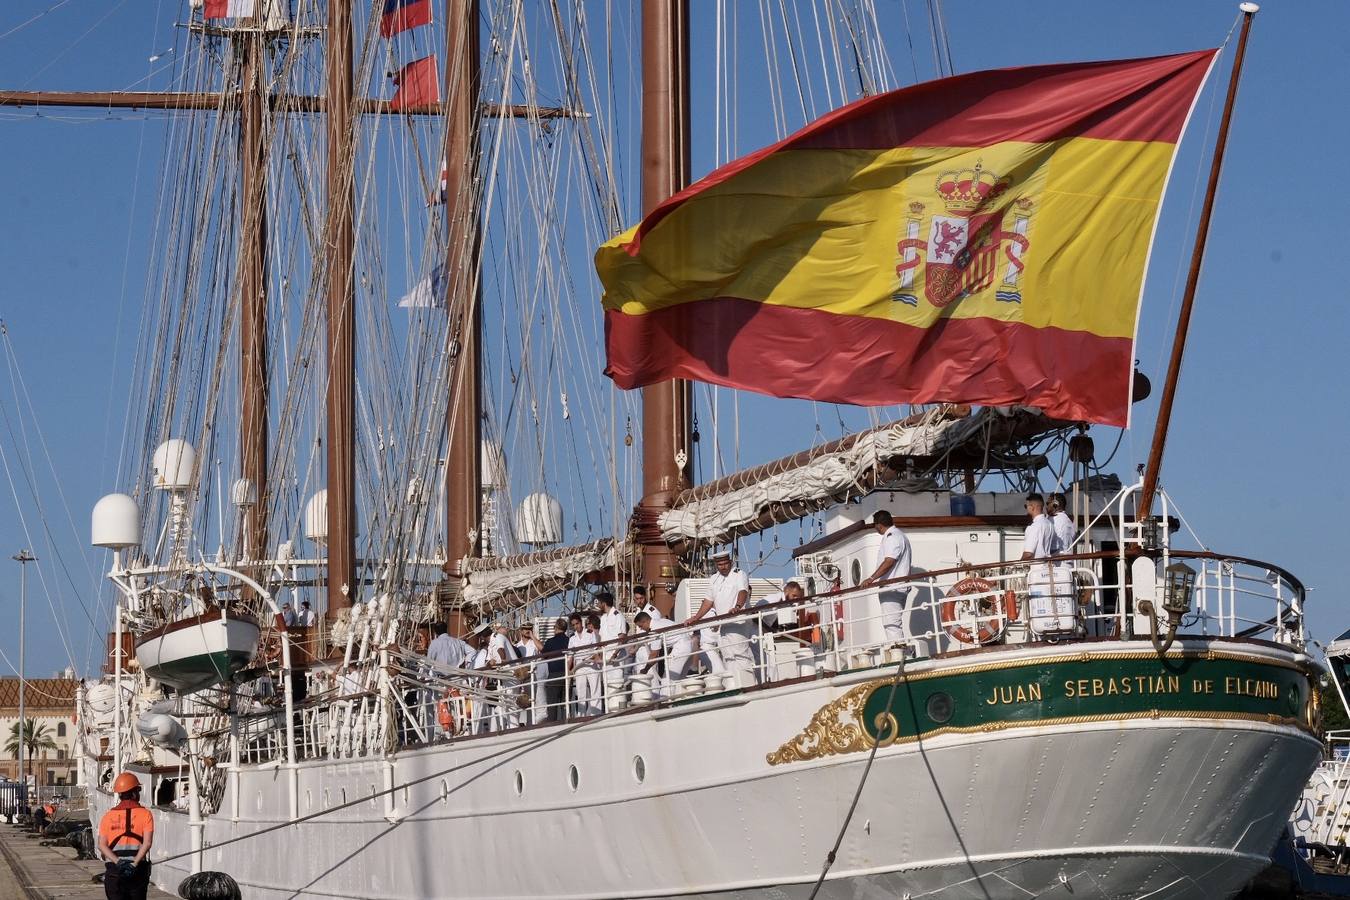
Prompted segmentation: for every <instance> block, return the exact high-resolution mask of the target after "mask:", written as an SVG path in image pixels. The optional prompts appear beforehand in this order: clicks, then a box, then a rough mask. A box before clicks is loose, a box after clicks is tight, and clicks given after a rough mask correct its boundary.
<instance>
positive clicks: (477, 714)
mask: <svg viewBox="0 0 1350 900" xmlns="http://www.w3.org/2000/svg"><path fill="white" fill-rule="evenodd" d="M491 630H492V626H491V625H489V624H488V623H487V622H483V623H481V624H480V625H479V626H478V627H477V628H475V629H474V630H473V632H472V633H471V634H470V635H469V645H470V646H471V647H473V648H474V651H473V656H472V657H471V659H472V660H473V663H472V668H473V669H476V670H481V669H486V668H487V667H488V632H489V631H491ZM474 687H476V688H477V689H478V691H479V693H478V695H477V696H472V697H470V703H472V705H473V713H472V715H471V716H470V724H469V731H470V733H471V734H479V733H480V732H484V731H487V727H488V722H489V721H490V720H491V712H492V710H491V709H489V704H488V703H487V700H486V699H485V692H486V691H487V689H488V682H487V679H485V678H482V677H479V678H478V679H477V682H476V684H475V685H474Z"/></svg>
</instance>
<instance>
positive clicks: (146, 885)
mask: <svg viewBox="0 0 1350 900" xmlns="http://www.w3.org/2000/svg"><path fill="white" fill-rule="evenodd" d="M149 890H150V860H148V859H143V860H141V864H140V865H139V866H137V867H136V871H135V872H134V873H133V874H132V876H131V877H130V878H123V877H122V876H121V875H118V874H117V866H115V865H113V864H112V863H107V864H106V865H105V867H104V870H103V893H104V894H105V895H106V896H107V898H108V900H145V895H146V892H148V891H149Z"/></svg>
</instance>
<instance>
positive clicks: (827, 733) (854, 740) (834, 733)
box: [765, 682, 894, 766]
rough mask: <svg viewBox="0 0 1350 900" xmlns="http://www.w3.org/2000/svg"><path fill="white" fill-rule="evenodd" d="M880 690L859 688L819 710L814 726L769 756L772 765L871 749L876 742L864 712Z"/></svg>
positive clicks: (873, 686)
mask: <svg viewBox="0 0 1350 900" xmlns="http://www.w3.org/2000/svg"><path fill="white" fill-rule="evenodd" d="M876 686H877V682H868V683H867V684H860V685H857V686H856V687H853V688H850V689H849V690H848V691H847V692H846V693H845V694H844V695H843V696H841V697H839V698H838V699H835V700H831V701H830V702H829V703H827V704H825V705H824V706H822V707H821V708H820V709H818V710H816V714H815V715H814V716H812V717H811V722H810V724H808V725H807V726H806V727H805V728H803V729H802V730H801V732H800V733H799V734H797V736H796V737H794V738H793V739H792V740H790V741H788V742H787V743H785V744H784V745H783V746H781V747H779V748H778V749H777V750H775V751H773V752H772V753H769V754H767V755H766V757H765V758H766V759H767V760H768V762H769V765H771V766H781V765H784V764H785V763H794V762H804V761H806V760H809V759H818V758H820V757H822V756H834V755H836V754H840V753H853V752H856V751H858V750H867V749H870V748H871V746H872V739H871V737H870V736H869V735H868V734H867V732H866V731H864V730H863V727H862V709H863V704H865V703H866V702H867V697H868V695H869V694H871V693H872V691H874V690H875V689H876ZM893 734H894V732H892V735H893ZM891 739H892V740H894V737H893V736H892V738H891Z"/></svg>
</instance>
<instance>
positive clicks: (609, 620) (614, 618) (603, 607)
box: [596, 591, 628, 709]
mask: <svg viewBox="0 0 1350 900" xmlns="http://www.w3.org/2000/svg"><path fill="white" fill-rule="evenodd" d="M596 600H598V601H599V602H600V643H602V644H609V643H610V642H611V641H617V640H618V639H619V638H620V637H622V636H624V635H625V634H627V633H628V620H627V619H625V618H624V617H623V613H621V612H619V611H618V609H616V608H615V605H614V595H613V594H611V593H609V592H608V591H605V592H602V593H601V594H599V595H598V596H597V597H596ZM613 649H614V648H613V646H611V647H609V648H608V650H607V651H606V653H605V657H604V662H605V663H606V664H605V665H603V666H602V667H601V672H600V681H601V684H603V685H604V690H605V708H606V709H609V698H610V696H611V694H613V692H614V690H615V687H614V685H615V683H616V680H617V682H618V684H619V688H618V689H619V690H622V673H621V672H611V671H610V667H609V665H608V660H609V651H612V650H613Z"/></svg>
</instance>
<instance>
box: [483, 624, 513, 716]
mask: <svg viewBox="0 0 1350 900" xmlns="http://www.w3.org/2000/svg"><path fill="white" fill-rule="evenodd" d="M519 658H520V653H519V652H518V651H517V650H516V646H515V644H513V643H511V636H510V634H509V633H508V632H507V629H506V626H505V625H503V624H501V623H500V622H499V623H497V624H496V625H494V626H493V628H492V636H491V637H490V638H488V668H490V669H506V670H511V669H513V668H514V663H515V662H516V661H517V660H518V659H519ZM496 681H497V691H498V693H499V694H500V695H501V702H500V703H499V704H498V705H497V709H496V710H495V715H494V716H493V718H492V730H493V731H504V730H506V729H507V728H514V727H515V726H517V725H519V724H520V716H519V712H520V707H519V706H517V705H516V702H515V696H516V692H517V688H518V687H519V682H518V681H517V680H516V678H515V676H514V675H504V676H502V677H500V678H498V679H496Z"/></svg>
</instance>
